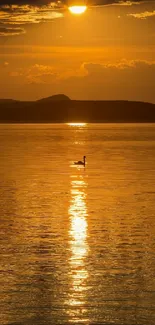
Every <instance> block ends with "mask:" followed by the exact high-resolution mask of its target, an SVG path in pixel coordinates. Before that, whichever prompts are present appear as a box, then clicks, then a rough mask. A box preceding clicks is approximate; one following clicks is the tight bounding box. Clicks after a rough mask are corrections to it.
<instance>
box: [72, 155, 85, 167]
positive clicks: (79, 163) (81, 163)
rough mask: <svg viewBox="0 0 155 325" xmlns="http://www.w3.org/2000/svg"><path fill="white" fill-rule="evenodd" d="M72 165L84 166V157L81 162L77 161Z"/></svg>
mask: <svg viewBox="0 0 155 325" xmlns="http://www.w3.org/2000/svg"><path fill="white" fill-rule="evenodd" d="M74 165H79V166H84V167H85V165H86V156H83V161H81V160H79V161H75V162H74Z"/></svg>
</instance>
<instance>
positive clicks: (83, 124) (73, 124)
mask: <svg viewBox="0 0 155 325" xmlns="http://www.w3.org/2000/svg"><path fill="white" fill-rule="evenodd" d="M67 125H70V126H86V125H87V123H67Z"/></svg>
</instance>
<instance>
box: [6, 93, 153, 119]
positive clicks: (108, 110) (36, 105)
mask: <svg viewBox="0 0 155 325" xmlns="http://www.w3.org/2000/svg"><path fill="white" fill-rule="evenodd" d="M71 121H72V122H73V121H75V122H76V121H77V122H80V121H81V122H90V123H99V122H100V123H102V122H103V123H104V122H105V123H106V122H115V123H116V122H143V123H145V122H155V104H150V103H144V102H134V101H81V100H78V101H76V100H70V99H69V97H67V96H65V95H62V94H60V95H55V96H51V97H48V98H44V99H41V100H38V101H34V102H32V101H31V102H22V101H14V100H4V99H3V100H0V123H22V122H23V123H31V122H32V123H62V122H63V123H64V122H71Z"/></svg>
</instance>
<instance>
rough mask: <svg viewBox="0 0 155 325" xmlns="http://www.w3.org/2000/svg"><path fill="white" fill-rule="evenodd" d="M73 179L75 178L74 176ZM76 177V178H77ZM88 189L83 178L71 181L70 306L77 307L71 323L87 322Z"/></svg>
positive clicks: (71, 313) (71, 315)
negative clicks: (85, 314) (85, 315)
mask: <svg viewBox="0 0 155 325" xmlns="http://www.w3.org/2000/svg"><path fill="white" fill-rule="evenodd" d="M72 177H73V176H72ZM75 177H76V176H75ZM86 187H87V184H86V182H85V181H84V179H83V177H81V176H80V179H79V178H78V179H77V178H76V179H75V178H74V179H72V180H71V202H70V207H69V211H68V212H69V215H70V229H69V238H70V251H71V257H70V260H69V263H70V277H71V283H72V285H71V290H70V291H71V292H70V297H69V301H68V304H69V305H70V306H71V307H73V306H77V307H79V309H78V308H76V311H75V310H70V311H69V315H70V317H71V321H72V322H74V321H78V320H80V322H81V321H83V322H84V321H86V318H84V317H82V314H83V316H84V313H85V311H86V310H85V308H84V304H85V299H86V291H87V286H86V280H87V278H88V271H87V269H86V261H85V259H86V257H87V255H88V250H89V247H88V243H87V228H88V224H87V207H86Z"/></svg>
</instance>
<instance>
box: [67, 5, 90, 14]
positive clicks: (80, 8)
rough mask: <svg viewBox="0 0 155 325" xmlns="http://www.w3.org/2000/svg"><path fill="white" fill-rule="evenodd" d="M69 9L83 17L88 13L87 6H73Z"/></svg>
mask: <svg viewBox="0 0 155 325" xmlns="http://www.w3.org/2000/svg"><path fill="white" fill-rule="evenodd" d="M68 9H69V11H70V12H71V13H72V14H74V15H81V14H83V13H84V12H85V11H86V9H87V6H71V7H69V8H68Z"/></svg>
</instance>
